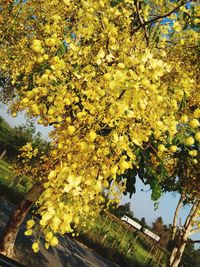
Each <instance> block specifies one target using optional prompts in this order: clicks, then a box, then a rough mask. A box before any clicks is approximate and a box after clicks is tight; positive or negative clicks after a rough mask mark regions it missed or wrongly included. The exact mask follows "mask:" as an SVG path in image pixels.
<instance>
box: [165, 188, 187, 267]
mask: <svg viewBox="0 0 200 267" xmlns="http://www.w3.org/2000/svg"><path fill="white" fill-rule="evenodd" d="M184 197H185V194H184V193H182V194H181V196H180V199H179V201H178V204H177V206H176V210H175V213H174V218H173V225H172V237H171V240H172V241H174V240H175V237H176V233H177V219H178V214H179V211H180V208H181V207H182V205H183V200H184ZM177 251H178V248H177V247H176V245H175V247H174V248H173V250H172V252H171V255H170V258H169V263H168V266H171V264H172V262H173V261H174V258H175V256H176V253H177Z"/></svg>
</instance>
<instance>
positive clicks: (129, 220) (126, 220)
mask: <svg viewBox="0 0 200 267" xmlns="http://www.w3.org/2000/svg"><path fill="white" fill-rule="evenodd" d="M121 220H122V221H125V222H127V223H128V224H130V225H132V226H133V227H134V228H136V229H138V230H140V229H141V228H142V225H140V224H139V223H137V222H135V221H134V220H132V219H131V218H129V217H128V216H126V215H124V216H122V217H121Z"/></svg>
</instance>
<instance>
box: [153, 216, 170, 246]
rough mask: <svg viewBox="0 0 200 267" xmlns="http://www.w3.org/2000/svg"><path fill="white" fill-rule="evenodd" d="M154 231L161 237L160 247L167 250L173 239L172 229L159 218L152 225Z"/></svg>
mask: <svg viewBox="0 0 200 267" xmlns="http://www.w3.org/2000/svg"><path fill="white" fill-rule="evenodd" d="M152 231H153V232H154V233H155V234H157V235H158V236H160V241H159V245H160V246H161V247H163V248H164V249H167V246H168V242H169V240H170V237H171V231H170V229H169V228H168V227H167V226H166V225H164V223H163V219H162V217H158V218H157V219H156V220H155V221H154V222H153V224H152Z"/></svg>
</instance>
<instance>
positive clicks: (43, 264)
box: [0, 198, 119, 267]
mask: <svg viewBox="0 0 200 267" xmlns="http://www.w3.org/2000/svg"><path fill="white" fill-rule="evenodd" d="M14 207H15V206H14V205H13V204H11V203H10V202H8V201H6V200H4V199H2V198H1V199H0V232H1V231H2V229H3V227H5V224H6V222H7V220H8V218H9V215H10V214H11V212H12V210H13V209H14ZM24 231H25V226H24V224H23V225H22V227H21V229H20V232H19V234H18V237H17V240H16V258H15V259H16V260H17V261H19V262H20V263H22V264H24V265H25V266H28V267H80V266H81V267H117V266H119V265H116V264H114V263H112V262H110V261H109V260H107V259H105V258H103V257H102V256H100V255H98V254H97V253H95V252H94V251H92V250H91V249H88V248H87V247H86V246H84V245H82V244H81V243H79V242H77V241H75V240H72V239H71V238H70V237H68V236H66V235H65V236H64V237H60V236H59V241H60V242H59V245H57V246H56V247H55V248H49V250H46V249H45V248H44V244H41V246H40V252H39V253H37V254H35V253H34V252H33V251H32V249H31V245H32V241H33V239H32V238H30V237H28V236H25V235H24Z"/></svg>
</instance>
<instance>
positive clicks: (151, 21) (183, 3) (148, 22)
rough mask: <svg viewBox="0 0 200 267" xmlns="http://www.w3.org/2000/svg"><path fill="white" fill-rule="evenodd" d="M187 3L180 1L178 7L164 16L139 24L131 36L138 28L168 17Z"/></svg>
mask: <svg viewBox="0 0 200 267" xmlns="http://www.w3.org/2000/svg"><path fill="white" fill-rule="evenodd" d="M188 2H191V0H189V1H182V2H181V3H180V4H179V5H178V6H176V7H175V8H174V9H173V10H171V11H169V12H168V13H166V14H164V15H160V16H157V17H155V18H153V19H151V20H148V21H144V22H143V23H141V24H140V25H139V26H138V27H137V28H135V29H133V30H132V32H131V34H134V33H135V32H137V31H138V30H139V29H140V28H142V27H144V26H146V25H148V24H152V23H154V22H155V21H157V20H160V19H163V18H166V17H169V16H170V15H171V14H173V13H174V12H175V11H176V10H178V9H179V8H180V7H181V6H183V5H185V4H186V3H188Z"/></svg>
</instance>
